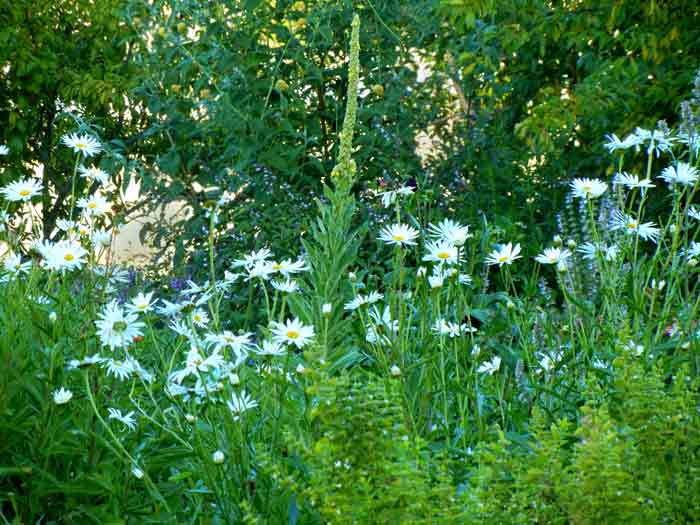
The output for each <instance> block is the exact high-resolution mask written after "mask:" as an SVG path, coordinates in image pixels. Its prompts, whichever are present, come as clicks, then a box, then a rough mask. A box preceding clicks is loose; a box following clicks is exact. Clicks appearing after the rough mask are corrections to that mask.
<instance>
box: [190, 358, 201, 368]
mask: <svg viewBox="0 0 700 525" xmlns="http://www.w3.org/2000/svg"><path fill="white" fill-rule="evenodd" d="M192 364H194V365H195V366H199V365H201V364H202V360H201V359H199V358H197V359H193V360H192Z"/></svg>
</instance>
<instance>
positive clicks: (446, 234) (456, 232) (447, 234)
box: [428, 219, 472, 246]
mask: <svg viewBox="0 0 700 525" xmlns="http://www.w3.org/2000/svg"><path fill="white" fill-rule="evenodd" d="M428 232H429V233H430V235H431V236H432V237H433V238H435V239H436V240H438V241H439V240H442V241H445V242H448V243H450V244H454V245H455V246H463V245H464V243H465V242H466V241H467V239H469V238H470V237H472V234H471V233H469V226H463V225H462V224H460V223H458V222H455V221H453V220H451V219H443V220H442V221H440V222H439V223H438V224H437V225H435V224H430V225H428Z"/></svg>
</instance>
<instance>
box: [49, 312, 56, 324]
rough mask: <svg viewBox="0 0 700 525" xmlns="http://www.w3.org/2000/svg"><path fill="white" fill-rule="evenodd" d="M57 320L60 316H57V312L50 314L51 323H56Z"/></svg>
mask: <svg viewBox="0 0 700 525" xmlns="http://www.w3.org/2000/svg"><path fill="white" fill-rule="evenodd" d="M56 319H58V316H57V315H56V312H51V313H50V314H49V321H51V322H52V323H55V322H56Z"/></svg>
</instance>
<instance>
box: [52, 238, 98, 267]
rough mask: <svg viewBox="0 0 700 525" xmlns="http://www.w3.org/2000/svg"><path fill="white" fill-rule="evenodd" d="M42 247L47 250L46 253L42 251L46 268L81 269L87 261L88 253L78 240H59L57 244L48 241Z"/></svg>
mask: <svg viewBox="0 0 700 525" xmlns="http://www.w3.org/2000/svg"><path fill="white" fill-rule="evenodd" d="M42 249H43V250H46V253H42V255H43V256H44V265H45V266H46V269H48V270H57V271H64V270H76V269H77V270H79V269H80V268H81V267H82V266H83V264H84V263H85V259H84V257H85V256H86V255H87V253H88V252H87V250H85V249H84V248H83V247H82V246H81V245H80V243H78V242H76V241H59V242H57V243H56V244H50V243H46V244H44V245H43V246H42ZM40 253H41V252H40Z"/></svg>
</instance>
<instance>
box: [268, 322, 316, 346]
mask: <svg viewBox="0 0 700 525" xmlns="http://www.w3.org/2000/svg"><path fill="white" fill-rule="evenodd" d="M271 332H272V340H273V341H275V342H276V343H284V344H291V345H294V346H296V347H297V348H302V347H304V346H305V345H306V344H307V343H308V342H309V341H310V340H311V339H312V338H313V337H314V327H313V326H307V325H304V324H303V323H302V322H301V321H300V320H299V318H294V319H287V321H286V323H284V324H283V323H278V322H273V323H272V328H271Z"/></svg>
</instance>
